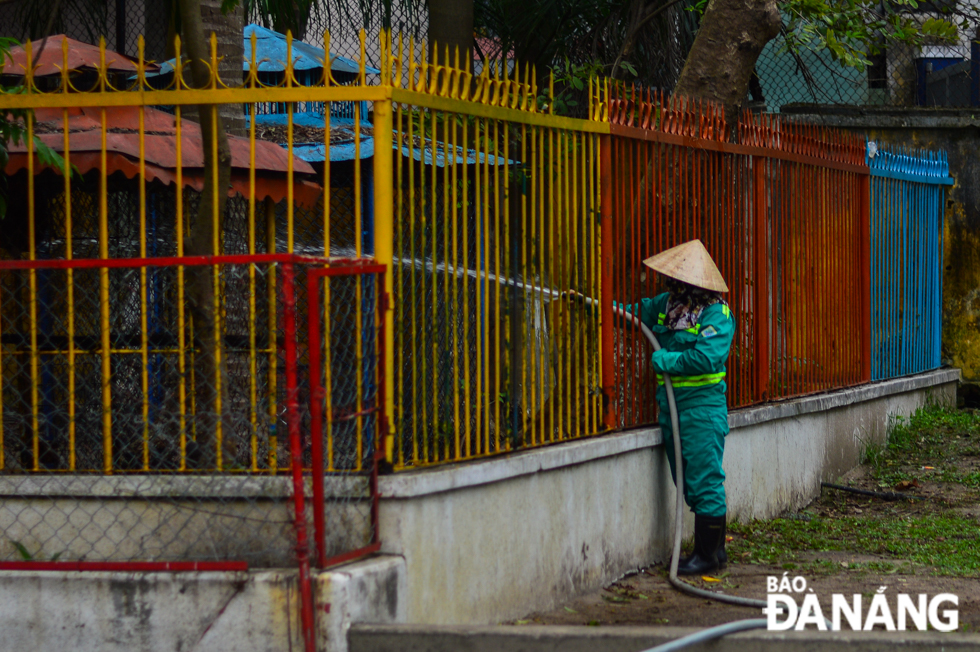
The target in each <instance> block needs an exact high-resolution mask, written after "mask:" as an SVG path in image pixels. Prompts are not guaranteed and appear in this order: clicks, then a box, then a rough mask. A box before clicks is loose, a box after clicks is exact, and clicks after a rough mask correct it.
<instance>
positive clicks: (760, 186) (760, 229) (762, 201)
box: [752, 156, 769, 401]
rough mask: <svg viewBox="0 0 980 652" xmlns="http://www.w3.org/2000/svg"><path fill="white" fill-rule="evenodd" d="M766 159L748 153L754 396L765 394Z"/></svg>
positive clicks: (767, 390) (767, 355) (767, 238)
mask: <svg viewBox="0 0 980 652" xmlns="http://www.w3.org/2000/svg"><path fill="white" fill-rule="evenodd" d="M767 162H768V161H767V159H766V158H764V157H761V156H753V157H752V167H753V175H754V176H753V184H752V188H753V191H754V196H753V220H754V223H755V224H754V226H755V238H754V239H755V252H754V253H755V264H754V272H755V274H754V276H755V279H754V287H755V305H754V310H753V311H754V313H755V315H754V326H755V373H754V374H753V375H754V376H755V378H754V380H755V385H756V399H757V400H759V401H765V400H767V399H768V398H769V210H768V209H769V188H768V186H767V184H766V164H767Z"/></svg>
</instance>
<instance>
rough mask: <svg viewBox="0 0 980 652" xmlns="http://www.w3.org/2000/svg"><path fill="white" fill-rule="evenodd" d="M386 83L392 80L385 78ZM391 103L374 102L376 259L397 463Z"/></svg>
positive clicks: (391, 446)
mask: <svg viewBox="0 0 980 652" xmlns="http://www.w3.org/2000/svg"><path fill="white" fill-rule="evenodd" d="M382 81H383V82H387V81H388V78H387V77H385V76H384V75H382ZM391 113H392V112H391V99H384V100H376V101H375V102H374V259H375V260H376V261H377V262H378V263H379V264H381V265H384V266H385V268H386V271H387V273H386V274H385V275H384V291H383V293H382V295H381V309H382V312H383V315H382V320H381V323H382V324H383V328H384V331H383V332H382V334H381V337H382V344H383V346H384V359H383V360H382V361H381V364H382V365H383V366H384V370H385V373H384V388H383V389H384V407H383V412H382V418H381V426H382V427H381V432H382V433H385V439H384V442H383V443H384V451H385V458H387V460H388V461H389V462H392V463H393V462H394V461H395V435H396V432H395V430H396V428H397V423H396V422H395V374H394V368H395V320H394V319H393V315H392V306H393V302H392V300H391V296H392V293H393V291H394V286H393V283H392V280H393V279H394V277H395V275H394V273H393V269H394V268H393V266H392V261H393V256H394V242H395V235H394V233H395V223H394V197H393V194H394V188H395V179H394V174H393V172H392V170H393V162H394V157H393V156H392V150H391V148H392V129H393V127H392V115H391Z"/></svg>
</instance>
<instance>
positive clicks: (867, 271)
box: [856, 171, 871, 382]
mask: <svg viewBox="0 0 980 652" xmlns="http://www.w3.org/2000/svg"><path fill="white" fill-rule="evenodd" d="M856 208H857V212H858V214H857V223H858V233H859V238H860V241H859V242H858V263H859V265H860V268H861V380H862V381H863V382H870V381H871V173H870V171H869V172H867V173H861V174H858V192H857V207H856Z"/></svg>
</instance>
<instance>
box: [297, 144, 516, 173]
mask: <svg viewBox="0 0 980 652" xmlns="http://www.w3.org/2000/svg"><path fill="white" fill-rule="evenodd" d="M439 147H440V149H438V150H437V151H436V157H435V165H436V167H440V168H441V167H445V166H446V156H445V152H444V150H443V148H442V146H441V144H440V145H439ZM392 149H395V150H397V149H398V146H397V145H393V146H392ZM401 151H402V155H403V156H411V157H412V158H413V159H415V160H416V161H422V160H424V161H425V164H426V165H432V164H433V163H432V150H431V149H430V148H426V149H425V151H424V152H423V151H422V150H421V149H419V148H418V147H413V148H411V151H409V148H408V147H407V146H402V148H401ZM293 154H294V155H295V156H298V157H299V158H301V159H303V160H304V161H307V162H309V163H323V161H324V158H326V148H325V147H324V145H323V143H308V144H299V145H294V146H293ZM372 156H374V139H373V138H371V137H369V136H365V137H364V138H362V139H361V158H362V159H366V158H371V157H372ZM450 158H452V157H450ZM353 160H354V143H353V142H349V143H333V144H331V145H330V161H331V162H332V163H337V162H338V161H353ZM464 160H465V161H466V165H473V164H474V163H476V162H477V161H479V162H480V163H483V162H484V161H486V162H487V163H488V164H490V165H503V164H504V162H505V161H506V162H507V163H508V164H510V165H514V164H515V161H513V160H511V159H504V158H503V157H502V156H494V155H493V154H489V155H486V154H484V153H483V152H476V151H474V150H472V149H471V150H469V151H467V152H465V156H464V152H463V148H462V147H457V148H456V163H457V164H462V163H463V161H464Z"/></svg>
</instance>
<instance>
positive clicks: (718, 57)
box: [674, 0, 782, 124]
mask: <svg viewBox="0 0 980 652" xmlns="http://www.w3.org/2000/svg"><path fill="white" fill-rule="evenodd" d="M781 26H782V18H781V17H780V15H779V8H778V6H777V5H776V0H711V2H710V3H709V4H708V8H707V10H705V12H704V16H703V17H702V18H701V27H700V29H699V30H698V34H697V36H696V37H695V39H694V45H692V46H691V52H690V53H689V54H688V56H687V61H686V62H685V63H684V69H683V70H682V71H681V77H680V79H679V80H678V82H677V86H676V87H675V89H674V92H675V93H676V94H677V95H684V96H687V97H693V98H700V99H706V100H712V101H715V102H718V103H720V104H722V105H724V107H725V113H726V115H727V116H728V122H729V124H733V123H734V121H735V120H737V116H738V113H739V110H740V109H741V107H742V103H743V102H744V101H745V97H746V94H747V93H748V90H749V79H750V77H751V76H752V71H753V70H754V69H755V62H756V61H757V60H758V59H759V55H760V54H761V53H762V48H764V47H765V45H766V43H768V42H769V41H771V40H772V39H773V38H775V37H776V35H777V34H779V28H780V27H781Z"/></svg>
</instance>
